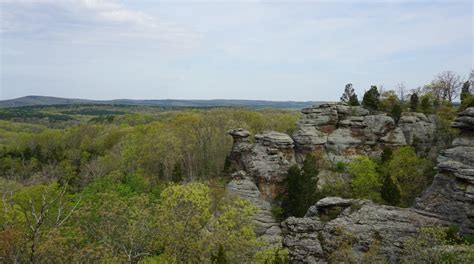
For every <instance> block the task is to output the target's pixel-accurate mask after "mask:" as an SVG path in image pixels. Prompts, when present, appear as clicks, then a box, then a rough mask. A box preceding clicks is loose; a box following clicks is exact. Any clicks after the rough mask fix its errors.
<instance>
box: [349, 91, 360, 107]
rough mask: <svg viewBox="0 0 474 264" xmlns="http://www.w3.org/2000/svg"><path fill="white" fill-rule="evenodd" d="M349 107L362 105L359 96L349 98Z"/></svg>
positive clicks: (354, 95)
mask: <svg viewBox="0 0 474 264" xmlns="http://www.w3.org/2000/svg"><path fill="white" fill-rule="evenodd" d="M349 105H350V106H359V105H360V103H359V99H358V98H357V94H353V95H351V97H350V98H349Z"/></svg>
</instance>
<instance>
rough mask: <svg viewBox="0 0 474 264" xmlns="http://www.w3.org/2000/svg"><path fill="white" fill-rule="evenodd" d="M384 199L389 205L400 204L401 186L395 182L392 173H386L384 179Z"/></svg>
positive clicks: (382, 192) (382, 190)
mask: <svg viewBox="0 0 474 264" xmlns="http://www.w3.org/2000/svg"><path fill="white" fill-rule="evenodd" d="M381 195H382V199H383V200H384V201H385V202H387V204H389V205H399V204H400V198H401V195H400V187H398V185H397V184H396V183H395V181H394V180H393V178H392V177H391V176H390V174H387V173H386V174H385V175H384V181H383V185H382V189H381Z"/></svg>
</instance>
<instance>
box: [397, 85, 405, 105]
mask: <svg viewBox="0 0 474 264" xmlns="http://www.w3.org/2000/svg"><path fill="white" fill-rule="evenodd" d="M397 92H398V95H399V97H400V101H401V102H402V103H404V102H405V95H406V92H407V89H406V87H405V83H403V82H400V83H399V84H397Z"/></svg>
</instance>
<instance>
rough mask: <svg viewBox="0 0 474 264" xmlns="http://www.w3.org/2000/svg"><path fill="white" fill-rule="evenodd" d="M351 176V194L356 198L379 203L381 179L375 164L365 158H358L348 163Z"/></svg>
mask: <svg viewBox="0 0 474 264" xmlns="http://www.w3.org/2000/svg"><path fill="white" fill-rule="evenodd" d="M349 174H351V176H352V183H351V186H352V193H353V195H354V197H357V198H367V199H371V200H372V201H374V202H381V200H382V198H381V196H380V188H381V187H382V179H381V177H380V175H379V174H378V173H377V164H375V162H373V161H372V160H371V159H369V158H368V157H366V156H359V157H357V158H355V159H354V160H353V161H352V162H350V163H349Z"/></svg>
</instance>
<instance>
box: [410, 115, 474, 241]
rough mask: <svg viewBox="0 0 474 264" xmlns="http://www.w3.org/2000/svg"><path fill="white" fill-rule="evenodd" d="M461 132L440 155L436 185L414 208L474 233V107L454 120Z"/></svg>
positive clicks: (419, 199)
mask: <svg viewBox="0 0 474 264" xmlns="http://www.w3.org/2000/svg"><path fill="white" fill-rule="evenodd" d="M452 126H453V127H456V128H459V129H460V135H459V137H458V138H456V139H455V140H454V141H453V144H452V147H451V148H449V149H446V150H443V151H441V153H440V155H439V156H438V165H437V169H438V174H437V175H436V176H435V178H434V181H433V184H432V185H431V186H430V187H429V188H428V189H426V190H425V191H424V192H423V194H422V195H421V197H420V198H418V199H417V200H416V203H415V208H418V209H422V210H424V211H428V212H432V213H436V214H438V215H439V216H440V217H442V218H443V219H445V220H448V221H450V222H453V223H455V224H457V225H459V227H460V230H461V232H464V233H469V234H473V233H474V107H471V108H468V109H466V110H465V111H463V112H461V113H460V114H459V116H458V117H457V118H456V119H455V121H454V122H453V125H452Z"/></svg>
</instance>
